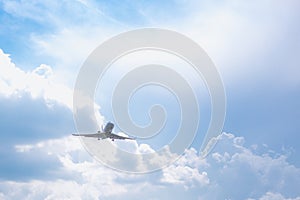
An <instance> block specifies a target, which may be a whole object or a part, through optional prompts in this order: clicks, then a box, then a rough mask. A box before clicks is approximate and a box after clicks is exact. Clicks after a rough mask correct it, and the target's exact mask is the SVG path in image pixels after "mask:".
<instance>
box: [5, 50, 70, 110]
mask: <svg viewBox="0 0 300 200" xmlns="http://www.w3.org/2000/svg"><path fill="white" fill-rule="evenodd" d="M0 61H1V63H2V64H1V69H0V94H2V95H5V96H11V95H16V96H22V94H23V93H29V94H30V95H31V96H32V97H33V98H38V97H40V98H44V99H45V100H46V102H47V103H49V105H51V101H55V102H57V103H59V104H62V105H64V106H66V107H68V108H69V109H72V95H73V94H72V90H71V89H70V88H68V87H67V86H65V85H63V84H60V83H56V82H55V81H54V79H53V76H54V74H53V71H52V68H51V67H50V66H48V65H45V64H41V65H40V66H38V67H37V68H35V69H34V70H32V71H28V72H25V71H23V70H22V69H21V68H18V67H17V66H15V64H14V63H13V62H12V61H11V59H10V57H9V55H8V54H5V53H4V52H3V51H2V50H1V49H0Z"/></svg>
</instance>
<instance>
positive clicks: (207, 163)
mask: <svg viewBox="0 0 300 200" xmlns="http://www.w3.org/2000/svg"><path fill="white" fill-rule="evenodd" d="M244 140H245V139H244V138H242V137H236V136H234V135H233V134H228V133H223V134H222V136H221V138H220V141H219V142H218V143H217V145H216V147H215V148H214V150H213V152H212V153H211V154H209V155H208V156H207V157H206V158H205V159H203V158H201V157H200V156H199V155H198V153H197V151H196V150H195V149H193V148H191V149H187V150H186V152H185V153H184V154H183V155H182V157H181V158H180V159H179V160H177V161H176V162H175V163H173V164H172V165H170V166H169V167H166V168H164V169H162V170H161V171H156V172H152V173H148V174H130V173H129V174H128V173H122V172H118V171H115V170H112V169H110V168H107V167H105V166H103V165H102V164H100V163H98V162H97V161H95V160H94V159H93V158H92V157H91V156H90V155H89V154H87V152H86V151H85V150H84V149H83V148H82V146H81V145H80V140H79V139H78V138H75V137H72V136H68V137H64V138H61V139H51V140H45V141H42V142H38V143H35V144H18V145H15V151H16V153H18V154H20V155H22V156H23V157H24V158H28V157H29V156H30V157H33V158H35V159H40V158H41V157H47V156H49V155H51V156H53V158H54V159H55V160H56V162H57V163H58V164H57V165H56V167H55V168H52V169H51V171H52V174H54V175H55V176H54V177H55V178H51V179H44V180H41V179H39V178H32V179H29V180H28V181H26V182H22V181H10V180H7V181H1V182H0V185H1V187H0V188H1V189H0V193H1V195H2V196H3V197H4V198H18V197H20V196H22V197H23V198H25V199H26V198H30V199H39V198H50V199H52V198H75V199H82V198H92V199H98V198H100V199H102V198H104V199H122V198H123V197H124V195H125V194H126V195H128V198H131V197H132V199H140V198H151V197H152V198H159V197H160V198H168V197H172V198H173V199H174V198H175V199H181V198H182V197H183V196H182V195H183V194H184V196H185V197H186V198H189V199H195V198H200V199H225V198H231V199H274V198H275V199H276V198H277V199H291V200H292V199H299V198H300V193H299V191H298V189H297V186H298V185H299V184H300V183H299V180H298V177H299V176H300V169H299V168H296V167H295V166H293V165H291V164H290V163H288V161H287V156H285V155H282V154H279V155H277V156H273V157H272V156H271V155H269V154H268V152H265V153H262V154H255V153H254V152H253V151H252V150H251V149H248V148H246V147H245V146H244V142H243V141H244ZM140 146H141V145H140ZM136 148H139V147H138V146H136ZM147 148H148V149H149V148H150V149H151V147H147ZM37 155H39V156H37ZM44 170H49V169H48V168H45V169H44ZM33 177H34V176H33ZM58 177H59V178H58ZM241 186H242V187H241ZM12 188H17V189H14V190H13V191H12ZM237 188H239V189H238V190H237ZM87 191H88V192H87Z"/></svg>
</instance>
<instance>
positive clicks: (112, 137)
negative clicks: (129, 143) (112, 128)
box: [109, 133, 135, 140]
mask: <svg viewBox="0 0 300 200" xmlns="http://www.w3.org/2000/svg"><path fill="white" fill-rule="evenodd" d="M109 138H110V139H112V140H114V139H118V140H135V139H134V138H131V137H124V136H120V135H117V134H114V133H111V134H110V135H109Z"/></svg>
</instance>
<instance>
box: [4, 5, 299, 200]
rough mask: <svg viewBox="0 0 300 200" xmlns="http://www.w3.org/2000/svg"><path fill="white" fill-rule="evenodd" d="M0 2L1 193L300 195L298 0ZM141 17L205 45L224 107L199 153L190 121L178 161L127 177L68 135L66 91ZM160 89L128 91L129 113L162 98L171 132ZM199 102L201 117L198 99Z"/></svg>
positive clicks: (104, 106)
mask: <svg viewBox="0 0 300 200" xmlns="http://www.w3.org/2000/svg"><path fill="white" fill-rule="evenodd" d="M0 8H1V10H0V49H1V50H0V102H1V104H0V105H1V106H0V119H1V121H0V127H1V134H0V155H1V161H0V199H19V198H24V197H25V199H43V198H48V199H57V198H65V199H124V197H128V199H141V198H144V199H169V198H171V197H172V198H173V199H183V198H186V199H263V200H265V199H300V193H299V190H298V188H297V187H296V186H297V185H299V184H300V159H299V153H300V145H299V139H300V137H299V129H300V125H299V121H300V109H299V107H300V103H299V102H300V101H299V99H300V78H299V75H300V69H299V65H300V60H299V53H300V22H299V18H300V16H299V15H300V14H299V12H298V10H299V8H300V4H299V2H298V1H296V0H294V1H293V0H289V1H280V0H278V1H273V2H270V1H243V2H241V1H234V0H228V1H223V2H220V1H151V2H150V1H122V2H119V1H108V2H106V1H89V0H86V1H85V0H80V1H79V0H78V1H73V2H71V1H56V0H55V1H34V2H30V1H14V0H13V1H1V3H0ZM144 27H158V28H167V29H171V30H175V31H178V32H180V33H182V34H185V35H186V36H188V37H190V38H191V39H193V40H194V41H196V42H197V43H198V44H200V45H201V46H202V47H203V48H204V49H205V50H206V52H207V53H208V55H209V56H210V57H211V58H212V60H213V61H214V63H215V64H216V66H217V68H218V70H219V72H220V75H221V76H222V79H223V83H224V87H225V89H226V96H227V113H226V119H225V124H224V129H223V130H224V133H223V134H222V135H221V136H220V138H219V142H218V144H217V146H216V147H215V148H214V149H213V151H212V152H211V154H209V155H208V157H206V158H205V159H201V158H200V157H199V154H198V153H199V148H200V145H201V141H202V139H203V135H202V134H201V133H202V132H201V131H202V130H201V131H199V134H198V136H197V137H196V139H195V141H194V142H193V144H192V146H191V147H189V148H188V149H186V152H185V154H184V155H183V156H182V158H181V159H179V160H178V161H177V162H175V163H173V164H172V165H171V166H169V167H167V168H164V169H162V170H159V171H157V172H153V173H149V174H142V175H137V174H127V173H121V172H118V171H114V170H112V169H110V168H107V167H105V166H103V165H102V164H100V163H98V162H97V161H95V160H94V159H93V158H92V157H91V156H90V155H89V154H88V153H87V152H86V151H85V149H84V148H83V147H82V145H81V143H80V141H79V140H78V138H73V137H72V136H71V134H72V133H74V132H75V130H76V128H75V123H74V121H73V114H72V112H73V111H72V92H73V88H74V84H75V80H76V77H77V74H78V72H79V69H80V67H81V65H82V64H83V62H84V60H85V59H86V58H87V56H88V55H89V54H90V53H91V52H92V51H93V49H94V48H96V47H97V46H98V45H99V44H101V42H103V41H105V39H108V38H110V37H111V36H114V35H116V34H119V33H121V32H124V31H128V30H132V29H136V28H144ZM121 64H122V63H121ZM125 64H126V62H125ZM127 64H128V63H127ZM193 86H194V87H195V88H199V87H202V86H200V85H198V84H194V85H193ZM111 87H112V86H111V85H109V86H107V87H104V88H100V87H99V88H98V90H97V94H96V101H97V103H98V104H99V106H100V109H99V110H98V111H97V117H98V118H97V119H98V120H99V121H100V122H102V121H108V120H112V121H113V119H112V115H111V111H110V110H109V100H108V99H106V98H103V97H106V91H109V88H111ZM147 92H150V94H153V98H150V99H149V98H145V97H144V96H145V93H147ZM162 92H163V91H160V90H159V89H158V90H157V89H155V88H152V90H149V91H146V92H145V91H144V93H143V91H141V92H140V93H137V95H136V97H135V98H136V101H137V102H138V103H140V104H137V107H133V108H132V112H133V114H134V115H135V116H133V119H135V118H136V119H138V120H137V121H138V123H140V124H146V123H147V122H148V120H149V119H148V118H147V117H143V116H145V115H144V109H143V108H147V107H148V106H149V104H151V103H153V102H156V101H157V100H160V101H161V102H160V103H161V104H164V103H166V102H167V103H168V104H167V106H166V109H167V111H168V110H169V111H170V113H171V114H170V115H169V116H171V117H169V118H168V123H167V126H166V130H165V134H171V136H172V132H173V130H176V128H177V127H178V120H179V119H178V118H177V117H172V115H175V114H176V113H177V112H178V111H177V110H176V109H178V107H176V100H174V99H173V100H172V102H168V100H166V99H167V97H168V95H169V94H165V96H166V98H165V99H164V98H161V99H160V98H158V97H157V96H154V95H155V94H156V93H162ZM199 96H201V95H199ZM206 98H207V97H206ZM131 106H132V105H131ZM201 109H202V110H203V116H204V119H203V120H204V122H205V123H206V122H207V121H208V120H207V119H206V118H208V117H209V114H207V113H208V112H209V111H210V108H209V104H208V103H207V101H206V99H204V103H203V104H201ZM117 130H118V127H117ZM169 139H170V135H166V137H163V136H160V137H159V139H157V140H155V139H154V141H149V143H147V144H148V146H146V145H145V144H144V141H142V142H141V141H138V142H131V143H128V146H127V148H130V149H133V150H136V151H142V150H143V149H147V148H148V149H149V148H151V149H152V148H153V149H155V148H157V147H156V146H155V144H156V145H157V146H160V145H163V144H164V142H165V141H168V140H169ZM125 148H126V146H125ZM62 188H63V189H62Z"/></svg>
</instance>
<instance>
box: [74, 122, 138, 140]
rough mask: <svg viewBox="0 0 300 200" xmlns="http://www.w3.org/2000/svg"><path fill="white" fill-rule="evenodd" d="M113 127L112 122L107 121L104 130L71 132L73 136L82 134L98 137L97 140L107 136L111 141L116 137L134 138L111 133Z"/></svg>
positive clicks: (119, 138)
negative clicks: (83, 132)
mask: <svg viewBox="0 0 300 200" xmlns="http://www.w3.org/2000/svg"><path fill="white" fill-rule="evenodd" d="M113 128H114V124H113V123H111V122H108V123H107V124H106V126H105V127H104V130H102V131H98V132H97V133H92V134H72V135H74V136H83V137H95V138H98V140H100V139H107V138H110V139H111V140H112V141H114V140H115V139H118V140H134V138H130V137H124V136H120V135H116V134H114V133H112V130H113Z"/></svg>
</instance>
